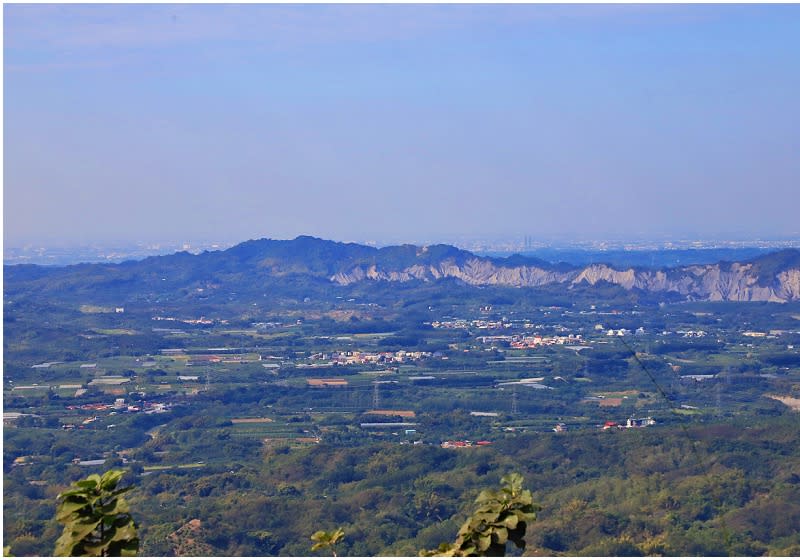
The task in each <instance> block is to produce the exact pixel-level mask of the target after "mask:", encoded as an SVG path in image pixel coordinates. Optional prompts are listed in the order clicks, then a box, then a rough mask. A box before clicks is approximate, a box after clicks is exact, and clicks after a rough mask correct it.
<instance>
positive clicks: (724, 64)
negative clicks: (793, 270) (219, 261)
mask: <svg viewBox="0 0 800 560" xmlns="http://www.w3.org/2000/svg"><path fill="white" fill-rule="evenodd" d="M3 11H4V64H5V67H4V95H5V104H4V117H5V124H4V154H3V155H4V177H3V182H4V193H3V202H4V245H5V246H7V247H8V246H15V245H20V244H24V243H28V242H34V243H53V242H59V243H64V242H73V243H88V242H93V241H107V242H121V241H147V240H163V239H206V240H209V239H213V240H220V241H237V240H243V239H249V238H260V237H271V238H292V237H294V236H296V235H299V234H309V235H316V236H320V237H324V238H328V239H359V240H368V239H376V240H388V239H397V238H407V239H435V238H443V239H450V238H452V237H453V236H456V235H471V236H481V235H518V234H519V235H532V236H550V237H552V236H573V237H576V238H581V237H583V238H592V237H614V238H624V237H626V236H631V237H632V236H637V237H641V236H645V237H646V236H662V237H663V236H670V235H675V236H678V235H686V234H693V235H697V236H700V237H702V236H714V235H720V234H731V235H736V236H738V237H746V236H748V235H753V236H759V237H767V236H792V235H794V236H796V235H797V234H798V232H800V220H799V219H798V215H800V203H798V199H799V198H800V197H798V193H800V158H798V154H800V127H798V123H800V104H799V103H798V97H797V96H798V92H799V91H800V6H796V5H771V6H766V5H764V6H761V5H653V6H648V5H612V6H598V5H568V6H559V5H504V6H493V5H306V6H301V5H239V6H237V5H190V4H185V5H176V6H169V5H67V4H64V5H22V4H6V5H5V6H4V7H3Z"/></svg>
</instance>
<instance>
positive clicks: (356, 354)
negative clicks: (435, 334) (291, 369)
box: [309, 350, 432, 365]
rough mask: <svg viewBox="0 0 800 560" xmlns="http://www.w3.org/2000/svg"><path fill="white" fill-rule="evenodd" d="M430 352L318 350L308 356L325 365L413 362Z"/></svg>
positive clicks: (429, 354)
mask: <svg viewBox="0 0 800 560" xmlns="http://www.w3.org/2000/svg"><path fill="white" fill-rule="evenodd" d="M431 355H432V354H431V353H430V352H410V351H408V350H398V351H397V352H360V351H358V350H354V351H351V352H338V351H336V352H318V353H316V354H312V355H311V356H310V357H309V358H310V359H311V360H313V361H317V362H319V361H323V362H327V364H326V365H352V364H393V363H403V362H415V361H417V360H421V359H423V358H429V357H430V356H431Z"/></svg>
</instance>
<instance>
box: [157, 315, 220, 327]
mask: <svg viewBox="0 0 800 560" xmlns="http://www.w3.org/2000/svg"><path fill="white" fill-rule="evenodd" d="M151 319H152V320H153V321H177V322H179V323H186V324H187V325H213V324H214V323H220V324H221V325H225V324H227V323H228V321H227V320H221V321H217V320H215V319H206V318H205V317H200V318H199V319H178V318H177V317H160V316H156V317H151Z"/></svg>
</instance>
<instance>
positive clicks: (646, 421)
mask: <svg viewBox="0 0 800 560" xmlns="http://www.w3.org/2000/svg"><path fill="white" fill-rule="evenodd" d="M655 423H656V421H655V420H654V419H653V418H652V417H650V416H648V417H647V418H628V420H627V421H626V422H625V424H619V423H617V422H614V421H612V420H609V421H608V422H606V423H605V424H603V430H613V429H617V428H619V429H625V428H645V427H647V426H654V425H655Z"/></svg>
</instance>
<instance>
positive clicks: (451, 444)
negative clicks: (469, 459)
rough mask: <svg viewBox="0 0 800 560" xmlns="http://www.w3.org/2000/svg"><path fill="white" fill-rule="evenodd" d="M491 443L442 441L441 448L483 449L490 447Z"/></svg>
mask: <svg viewBox="0 0 800 560" xmlns="http://www.w3.org/2000/svg"><path fill="white" fill-rule="evenodd" d="M491 444H492V442H491V441H469V440H463V441H443V442H442V448H443V449H464V448H466V447H484V446H487V445H491Z"/></svg>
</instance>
